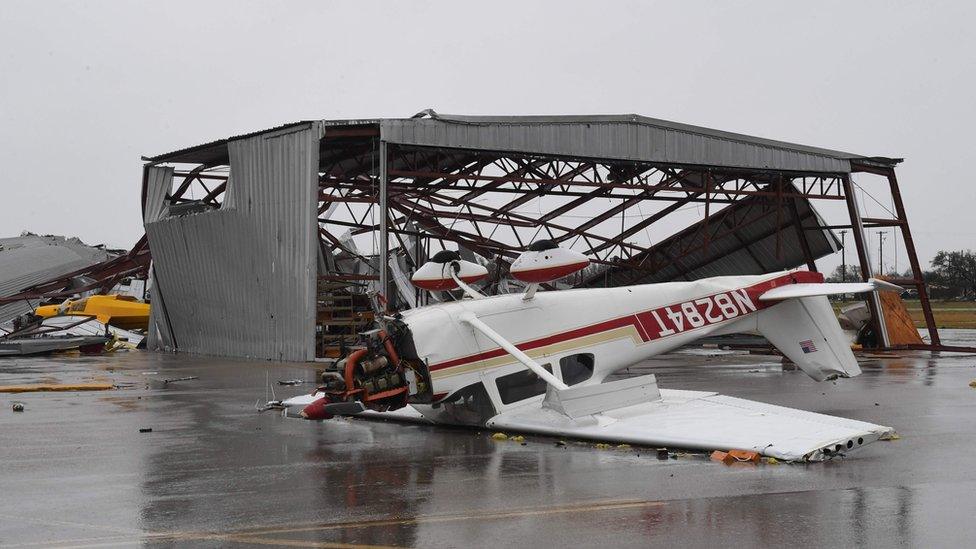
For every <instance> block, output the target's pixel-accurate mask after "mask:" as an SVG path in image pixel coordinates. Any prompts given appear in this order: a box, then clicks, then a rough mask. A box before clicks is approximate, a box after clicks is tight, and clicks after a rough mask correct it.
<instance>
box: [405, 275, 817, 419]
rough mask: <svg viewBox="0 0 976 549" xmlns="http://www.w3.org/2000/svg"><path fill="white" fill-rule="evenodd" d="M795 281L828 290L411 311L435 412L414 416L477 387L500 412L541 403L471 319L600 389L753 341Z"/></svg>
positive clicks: (699, 292) (717, 290)
mask: <svg viewBox="0 0 976 549" xmlns="http://www.w3.org/2000/svg"><path fill="white" fill-rule="evenodd" d="M798 279H801V280H804V281H822V277H821V275H819V274H816V273H806V272H799V273H782V272H781V273H772V274H766V275H757V276H728V277H716V278H708V279H702V280H696V281H692V282H669V283H660V284H645V285H638V286H626V287H618V288H594V289H575V290H564V291H558V292H538V293H536V294H535V295H534V297H533V298H532V299H529V300H524V299H523V295H522V294H506V295H499V296H492V297H486V298H483V299H464V300H461V301H455V302H450V303H440V304H436V305H430V306H426V307H420V308H417V309H413V310H409V311H405V312H404V313H403V318H402V320H403V322H405V323H406V324H407V326H408V327H409V328H410V331H411V332H412V334H413V341H414V344H415V347H416V350H417V354H418V357H419V358H420V359H421V360H423V361H424V362H425V363H426V364H427V366H428V369H429V371H430V375H431V379H432V384H433V392H434V395H435V397H434V398H435V407H428V406H415V407H416V408H418V410H420V411H421V413H424V414H425V415H428V413H430V414H432V415H437V414H436V411H435V409H436V403H437V401H449V400H450V395H451V394H453V393H454V392H455V391H458V390H460V389H462V388H466V387H470V386H473V385H475V384H478V383H483V385H484V388H485V389H486V391H487V393H488V396H489V397H490V398H491V400H492V401H493V403H494V404H495V407H496V408H502V409H504V408H505V407H506V406H508V405H510V404H515V402H517V400H513V398H515V397H517V396H524V395H526V394H530V393H532V392H533V391H535V392H536V393H539V391H540V389H539V387H540V386H539V385H536V386H535V387H534V388H533V387H525V386H524V385H525V384H528V383H532V382H533V380H532V378H531V376H526V375H525V374H526V373H527V372H526V370H525V367H524V366H523V365H522V364H520V363H519V362H518V361H517V360H516V359H515V358H514V357H513V356H512V355H511V354H509V353H507V352H506V351H505V350H503V349H501V348H499V346H498V345H496V344H495V343H494V342H492V341H491V340H489V339H488V338H486V337H485V336H484V335H482V334H481V333H479V332H477V331H476V330H474V329H472V328H471V327H470V326H468V325H466V324H465V323H464V322H462V321H461V318H460V317H461V315H463V314H465V313H473V314H474V315H475V316H476V317H477V318H478V319H479V320H481V321H482V322H484V323H485V324H487V325H488V326H490V327H491V328H492V329H493V330H495V331H496V332H498V333H499V334H501V335H502V336H503V337H504V338H505V339H506V340H508V341H510V342H512V343H514V344H515V345H516V346H517V347H518V348H519V349H520V350H521V351H523V352H524V353H525V354H527V355H528V356H529V357H530V358H532V359H533V360H535V361H536V362H537V363H539V364H540V365H543V366H544V367H546V368H547V369H549V370H550V371H551V372H552V373H553V374H554V375H555V376H556V377H558V378H559V379H561V380H562V381H564V382H566V383H567V384H569V385H572V384H596V383H601V382H603V381H604V379H605V378H606V377H607V376H608V375H610V374H612V373H613V372H615V371H617V370H620V369H622V368H626V367H628V366H631V365H633V364H635V363H637V362H640V361H642V360H645V359H647V358H650V357H653V356H655V355H658V354H661V353H665V352H668V351H671V350H674V349H676V348H678V347H681V346H682V345H686V344H688V343H691V342H692V341H694V340H697V339H700V338H703V337H706V336H710V335H720V334H727V333H737V332H750V331H755V329H756V317H757V315H756V313H757V312H758V311H759V310H761V309H763V308H767V307H771V306H773V305H774V304H772V303H768V302H762V301H759V300H758V296H759V295H760V294H762V293H763V292H765V291H767V290H769V289H771V288H773V287H776V286H780V285H784V284H792V283H795V282H796V281H797V280H798ZM570 369H572V370H573V371H572V372H569V371H568V370H570ZM569 378H572V379H569ZM571 381H572V382H571ZM520 384H521V385H520ZM542 390H544V387H543V388H542ZM506 391H507V392H509V393H510V394H505V392H506ZM428 408H430V409H428Z"/></svg>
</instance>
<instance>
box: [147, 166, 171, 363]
mask: <svg viewBox="0 0 976 549" xmlns="http://www.w3.org/2000/svg"><path fill="white" fill-rule="evenodd" d="M172 188H173V168H171V167H165V166H148V167H146V203H145V204H143V208H142V211H143V223H144V224H148V223H151V222H155V221H159V220H160V219H163V218H165V217H166V216H167V215H168V214H169V202H168V201H167V199H166V195H167V193H168V192H169V191H170V190H171V189H172ZM154 269H155V264H154V265H153V269H150V271H149V279H150V281H149V292H150V302H151V303H152V305H151V306H150V307H149V334H148V336H147V337H148V339H147V340H146V348H147V349H149V350H150V351H173V350H175V349H176V342H175V341H174V340H173V333H172V331H171V330H170V328H169V321H168V317H167V315H166V303H165V301H164V300H163V291H162V288H161V287H160V285H159V281H158V280H157V277H156V275H155V273H154V272H153V271H154Z"/></svg>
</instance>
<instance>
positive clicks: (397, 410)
mask: <svg viewBox="0 0 976 549" xmlns="http://www.w3.org/2000/svg"><path fill="white" fill-rule="evenodd" d="M587 263H588V260H587V258H586V256H584V255H582V254H579V253H578V252H574V251H572V250H568V249H563V248H559V247H557V246H556V245H555V244H554V243H551V242H546V241H542V242H536V243H534V244H533V245H532V246H530V247H529V250H528V251H526V252H524V253H523V254H522V255H521V256H519V257H518V258H517V259H516V261H515V262H514V263H513V264H512V269H511V275H512V276H513V277H514V278H517V279H519V280H521V281H523V282H525V283H526V284H527V287H526V291H525V292H524V293H520V294H506V295H496V296H490V297H488V296H484V295H482V294H481V293H479V292H478V291H477V290H475V289H474V288H472V287H471V286H470V284H472V283H474V282H475V281H476V280H477V279H478V278H479V277H483V276H485V275H487V270H486V269H485V268H484V267H483V266H481V265H478V264H475V263H473V262H468V261H465V260H463V259H461V257H460V256H459V255H458V254H457V253H455V252H441V253H439V254H437V255H436V256H434V257H433V258H432V260H431V261H430V262H428V263H427V264H426V265H424V266H423V267H422V268H421V269H419V270H418V271H417V272H416V273H415V274H414V276H413V282H414V283H415V284H416V285H417V286H418V287H421V288H424V289H427V290H430V291H434V290H441V291H442V290H445V289H455V288H460V289H461V290H463V291H464V294H465V299H461V300H459V301H454V302H445V303H438V304H434V305H428V306H422V307H418V308H415V309H411V310H408V311H404V312H402V313H397V314H395V315H393V316H388V315H386V316H383V315H381V318H382V319H381V321H380V324H381V325H382V328H381V329H377V330H374V331H372V332H369V333H367V334H364V339H365V341H366V347H365V348H360V349H358V350H354V351H353V352H351V353H350V354H348V355H347V356H345V357H343V358H342V359H341V360H339V361H338V362H337V363H336V367H335V371H331V372H327V373H326V374H325V375H324V376H323V383H324V384H323V386H321V387H319V388H318V389H317V390H316V391H315V392H313V393H312V394H310V395H303V396H299V397H295V398H292V399H288V400H285V401H284V402H282V405H283V406H284V407H286V408H292V409H296V410H297V409H301V410H302V412H301V414H302V415H303V416H304V417H306V418H307V419H329V418H331V417H333V416H334V415H367V416H370V415H377V414H379V415H381V416H382V417H385V418H390V419H405V420H414V421H416V420H421V421H427V422H431V423H437V424H449V425H471V426H481V427H490V428H498V429H508V430H512V431H520V432H528V433H537V434H543V435H553V436H565V437H572V438H579V439H589V440H601V441H613V442H625V443H631V444H640V445H649V446H664V445H666V446H670V447H678V448H690V449H728V448H736V449H744V450H753V451H756V452H759V453H761V454H763V455H766V456H770V457H775V458H778V459H784V460H791V461H818V460H823V459H828V458H830V457H832V456H836V455H842V454H846V453H848V452H850V451H852V450H856V449H859V448H861V447H863V446H864V445H867V444H869V443H871V442H874V441H876V440H879V439H881V438H884V437H886V436H888V435H891V434H892V433H893V430H892V429H891V428H890V427H884V426H880V425H873V424H870V423H865V422H861V421H855V420H849V419H843V418H838V417H832V416H827V415H823V414H817V413H812V412H805V411H801V410H795V409H790V408H785V407H781V406H773V405H769V404H763V403H760V402H754V401H749V400H744V399H740V398H733V397H729V396H723V395H720V394H717V393H712V392H701V391H683V390H675V389H661V388H659V387H658V386H657V381H656V379H655V376H653V375H646V376H640V377H633V378H626V379H619V380H613V381H606V380H607V377H608V376H609V375H610V374H612V373H614V372H617V371H619V370H621V369H623V368H626V367H628V366H631V365H634V364H636V363H638V362H640V361H642V360H645V359H648V358H650V357H652V356H655V355H658V354H661V353H666V352H669V351H672V350H674V349H677V348H678V347H681V346H682V345H685V344H688V343H691V342H692V341H694V340H697V339H700V338H702V337H706V336H710V335H723V334H733V333H759V334H762V335H763V336H765V337H766V338H767V339H768V340H769V341H770V343H772V344H773V345H774V346H776V348H778V349H779V350H780V351H781V352H782V353H783V354H784V355H785V356H787V357H788V358H789V359H790V360H792V361H793V362H795V363H796V364H797V366H798V367H799V368H800V369H802V370H803V371H804V372H805V373H806V374H807V375H809V376H810V377H811V378H813V379H815V380H817V381H825V380H832V379H837V378H841V377H853V376H856V375H858V374H860V369H859V367H858V365H857V361H856V359H855V358H854V355H853V353H852V352H851V349H850V347H849V343H848V341H847V339H846V338H845V337H844V336H843V334H842V332H841V328H840V326H839V324H838V322H837V319H836V317H835V316H834V314H833V311H832V310H831V307H830V304H829V302H828V300H827V298H826V296H827V295H831V294H839V293H855V292H869V291H879V290H892V291H896V290H897V291H900V290H901V288H899V287H898V286H894V285H892V284H888V283H885V282H882V281H879V280H874V279H871V280H869V281H868V282H863V283H851V284H826V283H824V282H823V276H822V275H821V274H819V273H814V272H808V271H796V272H778V273H771V274H765V275H748V276H723V277H713V278H706V279H701V280H696V281H691V282H667V283H658V284H644V285H636V286H621V287H615V288H588V289H572V290H562V291H542V292H537V291H536V290H537V288H538V287H539V284H541V283H545V282H547V281H552V280H555V279H558V278H561V277H564V276H566V275H567V274H570V273H572V272H575V271H578V270H580V269H582V268H584V267H585V266H586V265H587Z"/></svg>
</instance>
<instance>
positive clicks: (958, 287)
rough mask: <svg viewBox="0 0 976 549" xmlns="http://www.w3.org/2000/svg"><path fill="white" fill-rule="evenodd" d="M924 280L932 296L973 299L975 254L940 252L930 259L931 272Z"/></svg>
mask: <svg viewBox="0 0 976 549" xmlns="http://www.w3.org/2000/svg"><path fill="white" fill-rule="evenodd" d="M926 280H928V281H929V283H930V284H931V285H932V286H933V294H941V295H940V297H944V298H963V299H973V298H974V297H976V254H974V253H973V252H972V251H971V250H959V251H945V250H940V251H939V252H938V253H936V254H935V257H934V258H932V270H931V271H930V272H927V273H926Z"/></svg>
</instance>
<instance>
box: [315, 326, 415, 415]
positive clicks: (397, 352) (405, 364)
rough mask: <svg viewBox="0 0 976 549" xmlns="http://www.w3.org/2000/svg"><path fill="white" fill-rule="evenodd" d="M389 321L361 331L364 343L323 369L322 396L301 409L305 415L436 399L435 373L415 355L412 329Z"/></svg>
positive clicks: (381, 409) (318, 392) (349, 412)
mask: <svg viewBox="0 0 976 549" xmlns="http://www.w3.org/2000/svg"><path fill="white" fill-rule="evenodd" d="M385 326H386V328H385V329H381V330H372V331H369V332H365V333H363V334H360V346H358V348H355V350H353V351H352V352H351V353H349V354H348V355H346V356H345V357H344V358H342V359H341V360H339V361H337V362H336V363H335V364H334V365H333V366H332V367H331V368H329V369H328V370H326V371H325V372H324V373H323V374H322V384H321V385H320V386H319V387H318V388H317V389H316V391H315V393H314V394H316V395H322V396H321V397H320V398H318V399H316V400H314V401H313V402H311V403H309V404H308V405H306V406H305V407H304V408H303V409H302V411H301V416H302V417H304V418H305V419H311V420H322V419H330V418H332V417H333V416H344V415H355V414H357V413H359V412H362V411H364V410H367V409H368V410H375V411H379V412H385V411H388V410H396V409H399V408H402V407H404V406H406V405H407V404H408V403H428V402H430V401H431V399H432V396H433V389H432V386H431V379H430V373H429V372H428V370H427V366H426V364H425V363H424V362H423V361H421V360H420V359H419V358H417V356H416V350H415V349H414V345H413V336H412V335H411V333H410V330H409V328H407V326H406V324H404V323H403V322H402V321H400V320H398V319H395V318H393V319H389V320H387V321H386V322H385Z"/></svg>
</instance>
